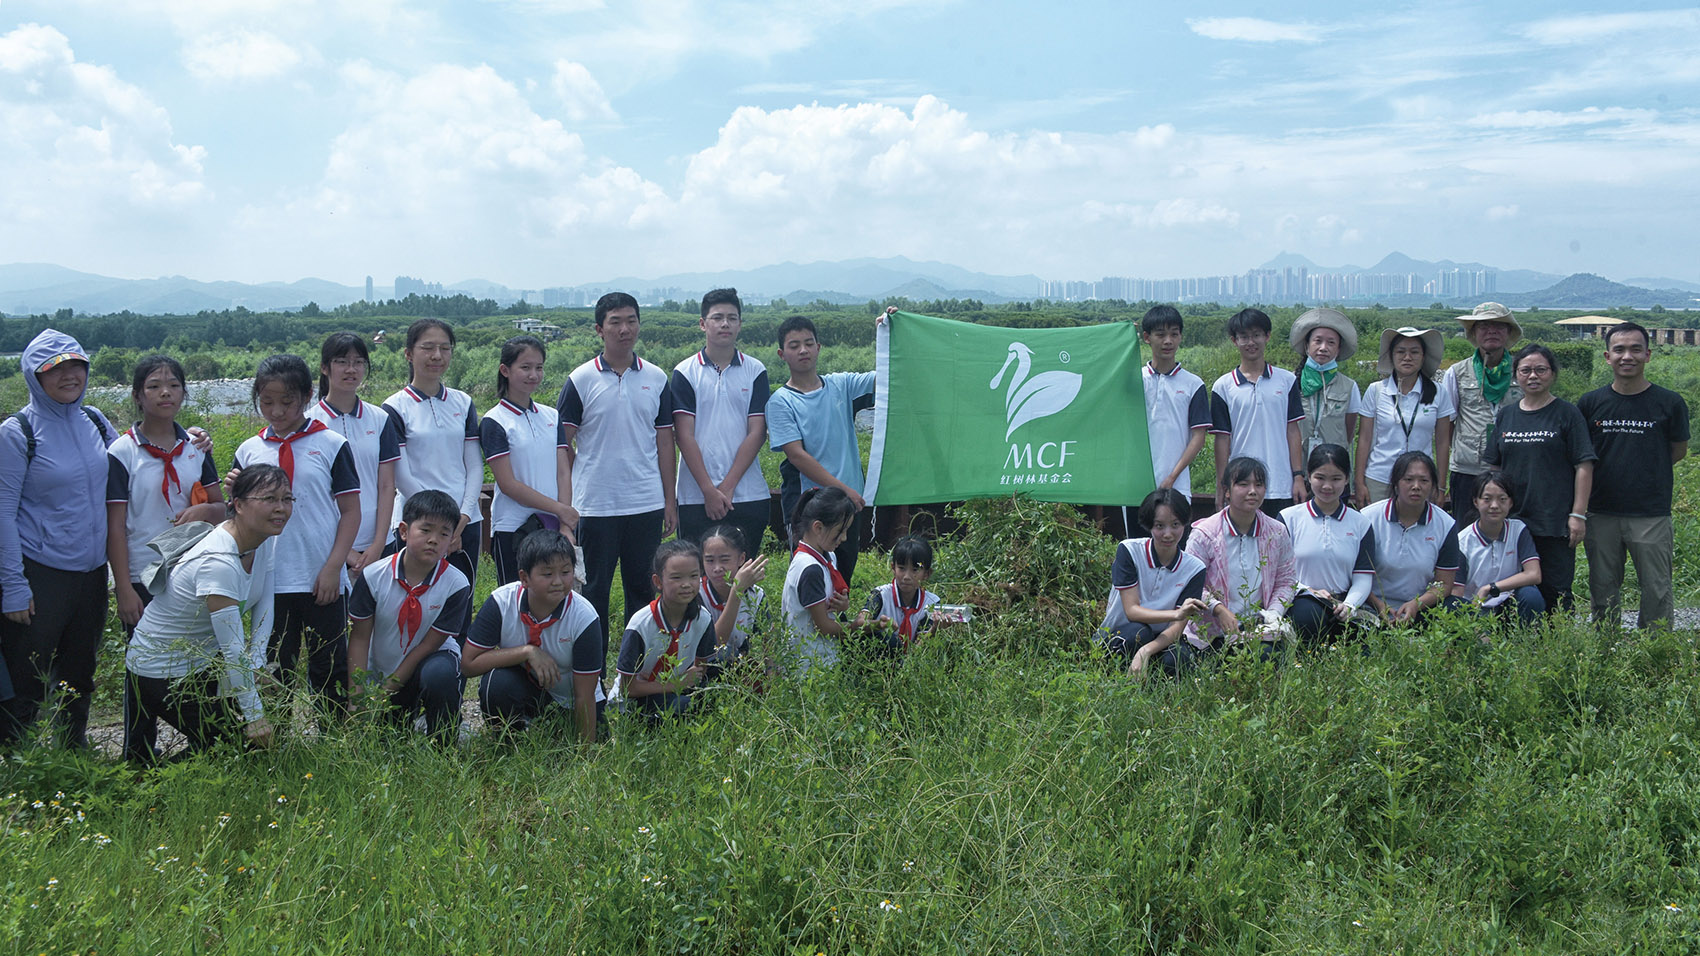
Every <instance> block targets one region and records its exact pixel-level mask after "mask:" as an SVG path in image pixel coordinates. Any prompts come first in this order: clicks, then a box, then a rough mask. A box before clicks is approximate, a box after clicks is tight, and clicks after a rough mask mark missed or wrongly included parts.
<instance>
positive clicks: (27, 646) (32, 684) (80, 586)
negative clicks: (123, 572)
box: [0, 558, 110, 747]
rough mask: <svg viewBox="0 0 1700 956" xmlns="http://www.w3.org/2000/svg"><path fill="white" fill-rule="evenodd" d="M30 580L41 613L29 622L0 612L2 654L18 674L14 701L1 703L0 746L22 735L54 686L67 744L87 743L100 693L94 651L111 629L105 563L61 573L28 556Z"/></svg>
mask: <svg viewBox="0 0 1700 956" xmlns="http://www.w3.org/2000/svg"><path fill="white" fill-rule="evenodd" d="M24 579H25V580H27V581H28V582H29V585H30V592H31V593H32V594H33V595H34V596H35V615H34V616H33V617H31V618H30V622H29V623H28V624H18V623H16V622H14V621H12V620H11V619H9V618H5V617H0V653H3V654H4V656H5V659H6V670H7V672H8V673H9V674H10V675H11V679H12V698H11V699H10V700H8V701H5V702H4V703H3V704H0V710H3V711H4V717H3V718H0V746H6V745H10V744H13V743H15V742H17V741H18V740H19V739H20V738H21V737H23V735H24V731H25V729H26V728H27V727H29V725H31V724H33V723H35V719H36V717H37V716H38V715H39V713H40V711H41V705H42V702H43V701H45V700H46V699H47V692H48V689H49V688H53V687H59V685H60V684H64V685H65V686H64V688H63V689H62V691H61V695H62V696H61V697H60V698H59V701H58V704H57V710H56V713H55V715H54V717H55V720H56V722H57V724H58V726H59V734H60V738H61V740H62V741H63V742H64V744H65V745H66V746H70V747H81V746H83V745H84V743H85V742H86V738H87V733H88V725H89V695H90V694H92V693H94V665H95V652H96V650H97V649H98V648H99V647H100V638H101V635H102V634H103V633H105V631H106V609H107V604H108V601H109V599H110V593H109V592H108V591H107V590H106V568H105V566H102V567H99V568H96V569H94V570H93V571H61V570H59V569H57V568H50V567H48V566H47V565H45V564H40V563H38V562H36V561H32V560H30V559H29V558H25V559H24Z"/></svg>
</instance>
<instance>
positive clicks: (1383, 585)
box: [1362, 498, 1459, 607]
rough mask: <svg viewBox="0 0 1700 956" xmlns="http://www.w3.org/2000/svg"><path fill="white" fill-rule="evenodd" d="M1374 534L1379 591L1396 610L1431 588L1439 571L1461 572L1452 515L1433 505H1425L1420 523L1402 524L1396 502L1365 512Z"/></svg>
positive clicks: (1386, 503)
mask: <svg viewBox="0 0 1700 956" xmlns="http://www.w3.org/2000/svg"><path fill="white" fill-rule="evenodd" d="M1362 514H1363V515H1364V517H1366V518H1368V519H1370V521H1369V523H1370V529H1371V530H1372V531H1373V532H1374V534H1375V577H1376V585H1377V587H1376V591H1377V593H1379V594H1380V595H1381V599H1382V600H1383V601H1386V602H1387V603H1388V604H1390V605H1393V606H1395V607H1397V606H1398V605H1401V604H1404V603H1405V602H1406V601H1409V600H1411V599H1412V598H1414V597H1416V596H1417V595H1419V594H1421V593H1423V592H1424V591H1425V590H1427V589H1428V586H1429V583H1430V582H1432V581H1433V580H1434V573H1435V572H1436V571H1455V570H1457V569H1458V564H1459V556H1458V539H1457V537H1456V536H1454V535H1453V534H1452V526H1453V524H1454V522H1453V520H1452V516H1451V515H1449V514H1447V513H1446V512H1445V511H1443V510H1442V509H1440V508H1436V507H1435V506H1434V504H1433V503H1432V502H1430V503H1429V504H1427V505H1424V506H1423V513H1422V515H1420V516H1419V517H1418V518H1417V523H1416V524H1413V525H1411V526H1410V527H1409V528H1406V527H1404V526H1403V525H1401V524H1399V517H1398V513H1397V512H1396V511H1395V510H1394V507H1393V499H1392V498H1389V499H1387V500H1386V501H1378V502H1376V503H1375V504H1372V505H1367V506H1365V507H1364V508H1363V509H1362Z"/></svg>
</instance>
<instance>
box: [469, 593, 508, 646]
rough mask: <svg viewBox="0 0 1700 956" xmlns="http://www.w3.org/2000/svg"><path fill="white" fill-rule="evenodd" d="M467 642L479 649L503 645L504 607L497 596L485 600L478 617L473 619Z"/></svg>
mask: <svg viewBox="0 0 1700 956" xmlns="http://www.w3.org/2000/svg"><path fill="white" fill-rule="evenodd" d="M466 642H467V643H468V644H477V645H478V646H479V647H495V646H497V645H499V644H501V643H502V606H501V605H500V604H498V603H496V597H495V595H491V596H490V597H487V598H485V599H484V606H483V607H482V608H479V610H478V616H477V617H475V618H473V619H472V629H471V630H470V631H467V632H466Z"/></svg>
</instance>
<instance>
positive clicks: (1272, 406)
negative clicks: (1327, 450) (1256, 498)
mask: <svg viewBox="0 0 1700 956" xmlns="http://www.w3.org/2000/svg"><path fill="white" fill-rule="evenodd" d="M1300 398H1301V396H1300V393H1299V381H1298V378H1297V377H1296V376H1294V375H1293V373H1292V372H1289V371H1287V370H1286V369H1284V368H1276V367H1275V366H1273V365H1269V364H1265V365H1264V366H1263V374H1262V375H1259V376H1258V377H1257V379H1256V380H1255V381H1253V380H1252V379H1248V378H1246V377H1245V376H1243V375H1241V374H1240V370H1239V368H1238V367H1237V366H1236V367H1235V368H1233V369H1230V370H1229V371H1228V373H1227V374H1226V375H1223V376H1222V377H1221V378H1218V379H1217V380H1216V384H1215V385H1212V386H1211V387H1210V417H1211V420H1212V425H1211V429H1210V430H1211V431H1212V432H1214V433H1215V434H1218V435H1228V436H1231V437H1230V438H1229V445H1228V447H1229V448H1230V449H1231V455H1230V457H1232V458H1239V457H1241V456H1245V457H1249V458H1255V459H1257V460H1258V461H1260V462H1263V467H1264V468H1267V469H1268V470H1269V486H1268V488H1267V489H1266V490H1265V492H1264V493H1265V494H1266V495H1267V496H1268V497H1270V498H1291V497H1292V496H1293V456H1292V452H1291V451H1290V450H1289V446H1288V445H1287V425H1288V423H1289V422H1296V421H1302V420H1303V419H1304V417H1305V412H1304V403H1303V402H1302V401H1301V400H1300ZM1217 440H1218V441H1220V440H1221V439H1217Z"/></svg>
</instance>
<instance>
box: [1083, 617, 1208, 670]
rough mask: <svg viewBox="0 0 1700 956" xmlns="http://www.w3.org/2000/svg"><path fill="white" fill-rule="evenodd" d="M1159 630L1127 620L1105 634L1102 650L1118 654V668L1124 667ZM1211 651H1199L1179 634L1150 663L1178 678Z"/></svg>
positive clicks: (1152, 639)
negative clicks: (1119, 663) (1175, 639)
mask: <svg viewBox="0 0 1700 956" xmlns="http://www.w3.org/2000/svg"><path fill="white" fill-rule="evenodd" d="M1159 633H1160V632H1159V631H1158V630H1157V629H1156V628H1154V627H1152V626H1151V625H1149V624H1140V623H1136V622H1134V621H1129V622H1127V623H1126V624H1123V625H1122V626H1120V627H1118V628H1116V629H1115V630H1113V631H1111V632H1110V633H1109V635H1108V637H1107V638H1106V639H1105V641H1104V650H1105V651H1106V652H1107V653H1109V654H1111V655H1114V656H1115V657H1119V658H1120V660H1121V665H1122V667H1123V668H1125V667H1127V665H1128V664H1131V663H1133V655H1134V654H1135V653H1137V652H1138V651H1139V649H1140V648H1142V647H1144V646H1145V645H1147V644H1149V643H1151V642H1152V641H1154V640H1156V639H1157V636H1158V634H1159ZM1211 653H1212V652H1211V651H1209V650H1200V649H1198V648H1196V647H1194V646H1192V644H1190V643H1188V642H1187V639H1186V638H1184V637H1182V638H1181V639H1179V640H1177V641H1175V642H1174V643H1173V644H1170V645H1169V646H1168V647H1166V648H1164V649H1163V653H1161V654H1158V655H1157V659H1156V661H1155V662H1154V663H1156V664H1157V666H1158V667H1161V668H1162V669H1163V673H1165V674H1167V675H1169V676H1170V677H1178V676H1180V675H1181V674H1184V673H1186V672H1187V671H1189V670H1191V669H1192V668H1194V667H1197V666H1198V665H1199V664H1201V663H1203V662H1204V660H1205V658H1207V657H1209V656H1210V654H1211Z"/></svg>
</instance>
